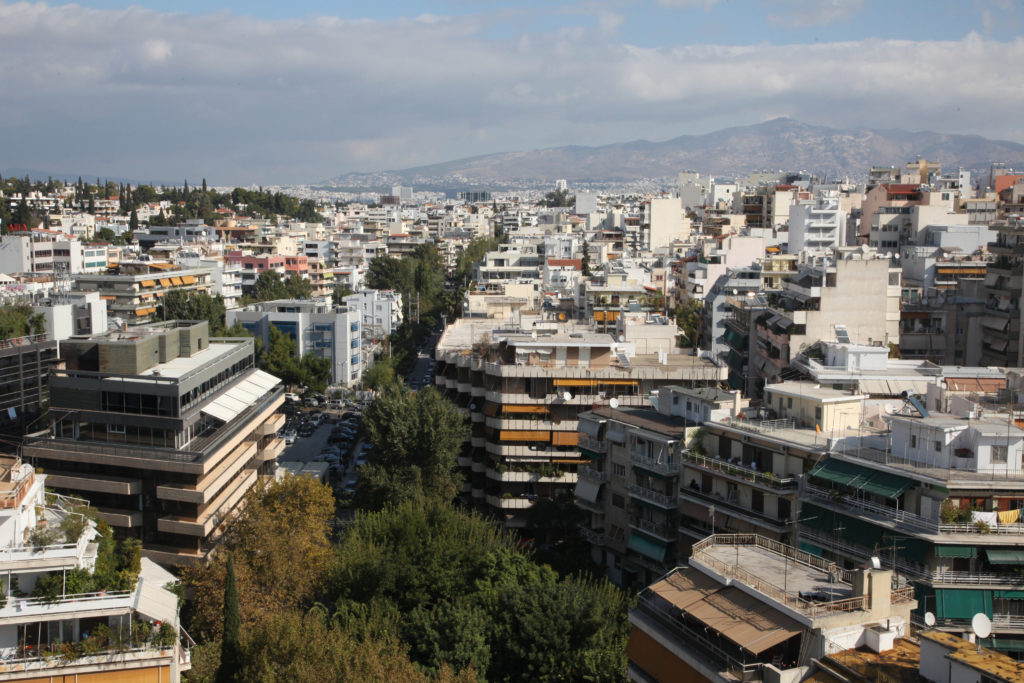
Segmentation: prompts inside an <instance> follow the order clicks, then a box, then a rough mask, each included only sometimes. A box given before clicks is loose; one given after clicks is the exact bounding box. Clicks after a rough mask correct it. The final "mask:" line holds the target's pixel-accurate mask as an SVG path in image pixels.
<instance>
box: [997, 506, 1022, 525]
mask: <svg viewBox="0 0 1024 683" xmlns="http://www.w3.org/2000/svg"><path fill="white" fill-rule="evenodd" d="M1019 519H1020V510H1019V509H1017V510H1003V511H1002V512H1000V513H999V523H1000V524H1016V523H1017V521H1018V520H1019Z"/></svg>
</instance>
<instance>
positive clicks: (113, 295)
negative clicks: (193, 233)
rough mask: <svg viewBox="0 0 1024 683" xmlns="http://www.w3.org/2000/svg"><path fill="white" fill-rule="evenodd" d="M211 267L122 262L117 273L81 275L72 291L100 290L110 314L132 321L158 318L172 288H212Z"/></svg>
mask: <svg viewBox="0 0 1024 683" xmlns="http://www.w3.org/2000/svg"><path fill="white" fill-rule="evenodd" d="M211 286H212V282H211V276H210V271H209V270H207V269H206V268H188V269H178V268H177V266H173V265H171V264H169V263H156V262H146V261H139V262H132V263H128V262H122V263H121V264H120V265H119V273H118V274H116V275H88V274H87V275H79V276H77V277H76V278H75V280H74V285H73V287H72V293H83V294H84V293H87V292H99V295H100V298H101V299H103V300H105V301H106V302H107V317H108V318H119V319H120V320H121V321H123V322H124V323H127V324H128V325H139V324H143V323H148V322H152V321H153V320H155V319H156V312H157V307H158V306H159V305H160V300H161V299H162V298H163V296H164V294H166V293H167V292H168V291H170V290H172V289H181V290H184V291H186V292H191V291H196V292H207V293H209V292H210V289H211Z"/></svg>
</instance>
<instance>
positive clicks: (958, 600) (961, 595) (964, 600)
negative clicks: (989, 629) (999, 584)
mask: <svg viewBox="0 0 1024 683" xmlns="http://www.w3.org/2000/svg"><path fill="white" fill-rule="evenodd" d="M935 610H936V612H935V616H937V617H938V618H940V619H970V618H971V617H973V616H974V615H975V614H977V613H979V612H983V613H985V614H986V615H988V617H989V618H991V617H992V592H991V591H985V590H948V589H943V590H936V591H935Z"/></svg>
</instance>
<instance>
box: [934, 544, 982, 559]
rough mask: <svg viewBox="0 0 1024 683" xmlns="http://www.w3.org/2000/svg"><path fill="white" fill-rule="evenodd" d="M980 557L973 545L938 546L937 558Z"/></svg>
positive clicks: (936, 547)
mask: <svg viewBox="0 0 1024 683" xmlns="http://www.w3.org/2000/svg"><path fill="white" fill-rule="evenodd" d="M977 556H978V549H977V548H975V547H974V546H972V545H937V546H935V557H967V558H973V557H977Z"/></svg>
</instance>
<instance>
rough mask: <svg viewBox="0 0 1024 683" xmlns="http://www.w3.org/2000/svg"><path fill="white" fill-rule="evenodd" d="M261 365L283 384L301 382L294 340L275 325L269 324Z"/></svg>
mask: <svg viewBox="0 0 1024 683" xmlns="http://www.w3.org/2000/svg"><path fill="white" fill-rule="evenodd" d="M263 366H264V369H265V370H266V371H267V372H269V373H270V374H271V375H274V376H275V377H280V378H281V380H283V381H284V383H285V384H293V385H295V384H301V383H302V373H301V371H300V369H299V363H298V359H297V353H296V345H295V340H294V339H292V338H291V336H290V335H287V334H285V333H283V332H281V330H279V329H277V326H276V325H271V326H270V338H269V340H268V343H267V349H266V352H265V353H264V354H263Z"/></svg>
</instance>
